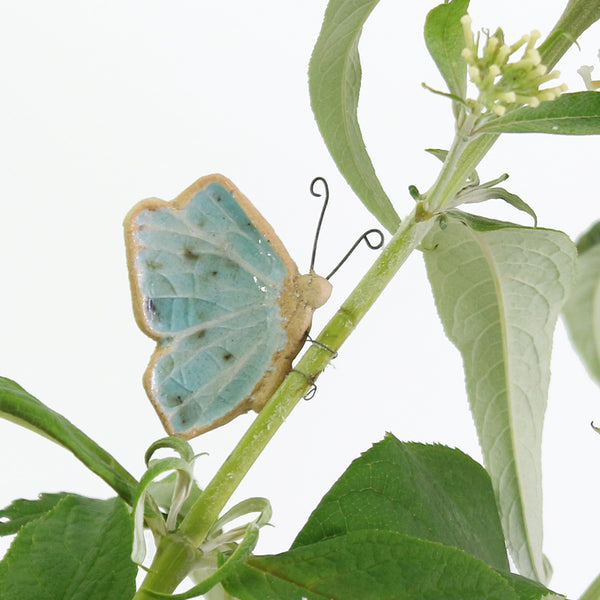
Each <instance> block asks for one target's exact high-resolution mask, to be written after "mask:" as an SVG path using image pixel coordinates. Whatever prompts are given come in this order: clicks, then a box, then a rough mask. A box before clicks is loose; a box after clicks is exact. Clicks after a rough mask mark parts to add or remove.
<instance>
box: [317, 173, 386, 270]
mask: <svg viewBox="0 0 600 600" xmlns="http://www.w3.org/2000/svg"><path fill="white" fill-rule="evenodd" d="M317 185H322V186H323V191H322V192H320V191H319V190H318V189H317ZM310 193H311V194H312V195H313V196H315V197H316V198H320V197H321V196H324V199H323V208H322V209H321V215H320V216H319V221H318V223H317V229H316V231H315V240H314V242H313V249H312V256H311V259H310V271H311V272H313V271H314V268H315V259H316V256H317V245H318V243H319V236H320V234H321V226H322V225H323V217H324V216H325V210H326V209H327V204H328V203H329V185H328V184H327V180H326V179H325V178H324V177H315V178H314V179H313V180H312V181H311V182H310ZM371 234H377V236H378V241H377V242H372V241H371V240H370V239H369V236H370V235H371ZM363 240H364V241H365V243H366V244H367V246H368V247H369V248H370V249H371V250H378V249H379V248H381V247H382V246H383V243H384V240H385V238H384V235H383V232H382V231H381V230H380V229H369V230H368V231H365V232H364V233H363V234H362V235H361V236H360V237H359V238H358V239H357V240H356V242H354V245H353V246H352V247H351V248H350V250H348V252H347V253H346V255H345V256H344V257H343V258H342V260H341V261H340V262H339V263H338V265H337V266H336V267H335V268H334V269H333V270H332V271H331V273H329V275H327V277H326V278H325V279H329V278H330V277H333V275H334V274H335V273H336V272H337V271H338V269H339V268H340V267H341V266H342V265H343V264H344V263H345V262H346V260H348V258H349V256H350V255H351V254H352V253H353V252H354V250H355V249H356V247H357V246H358V245H359V244H360V243H361V242H362V241H363Z"/></svg>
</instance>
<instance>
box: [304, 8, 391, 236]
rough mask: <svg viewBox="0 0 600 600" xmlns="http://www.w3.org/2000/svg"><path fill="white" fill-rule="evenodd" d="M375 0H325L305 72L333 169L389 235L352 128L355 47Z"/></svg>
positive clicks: (387, 210) (386, 205) (357, 70)
mask: <svg viewBox="0 0 600 600" xmlns="http://www.w3.org/2000/svg"><path fill="white" fill-rule="evenodd" d="M378 1H379V0H330V2H329V4H328V6H327V10H326V11H325V19H324V21H323V27H322V28H321V33H320V34H319V38H318V39H317V43H316V44H315V48H314V50H313V54H312V57H311V60H310V66H309V70H308V76H309V91H310V100H311V106H312V109H313V112H314V114H315V119H316V121H317V124H318V126H319V130H320V131H321V135H322V136H323V140H324V141H325V144H326V145H327V148H328V149H329V152H330V154H331V156H332V157H333V160H334V161H335V162H336V164H337V166H338V169H339V170H340V172H341V173H342V175H343V176H344V177H345V178H346V181H347V182H348V183H349V184H350V187H351V188H352V189H353V190H354V191H355V192H356V194H357V196H358V197H359V198H360V199H361V201H362V202H363V204H364V205H365V206H366V207H367V208H368V209H369V210H370V211H371V212H372V213H373V214H374V215H375V216H376V217H377V219H379V221H380V223H381V224H382V225H383V226H384V227H385V228H386V229H388V230H389V231H390V232H391V233H394V232H395V231H396V229H397V228H398V225H399V223H400V218H399V217H398V214H397V213H396V211H395V210H394V207H393V206H392V203H391V202H390V200H389V198H388V197H387V195H386V193H385V192H384V190H383V188H382V187H381V183H380V182H379V179H377V175H376V174H375V169H374V167H373V163H372V162H371V159H370V158H369V155H368V153H367V150H366V148H365V143H364V141H363V137H362V133H361V131H360V126H359V124H358V117H357V107H358V97H359V92H360V79H361V67H360V58H359V54H358V41H359V38H360V35H361V33H362V27H363V25H364V23H365V21H366V20H367V18H368V16H369V15H370V14H371V11H372V10H373V9H374V8H375V6H377V3H378Z"/></svg>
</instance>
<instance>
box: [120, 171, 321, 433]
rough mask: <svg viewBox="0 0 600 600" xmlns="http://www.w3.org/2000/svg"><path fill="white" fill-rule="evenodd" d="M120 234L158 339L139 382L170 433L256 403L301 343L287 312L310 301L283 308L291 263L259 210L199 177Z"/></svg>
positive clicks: (204, 426) (215, 180) (145, 323)
mask: <svg viewBox="0 0 600 600" xmlns="http://www.w3.org/2000/svg"><path fill="white" fill-rule="evenodd" d="M240 198H242V200H240ZM126 240H127V247H128V255H129V266H130V277H131V283H132V290H133V296H134V307H135V309H136V318H137V320H138V323H139V324H140V327H141V328H142V329H143V330H144V331H145V332H146V333H147V334H148V335H150V336H151V337H153V338H154V339H156V340H157V348H156V351H155V353H154V355H153V358H152V360H151V362H150V365H149V367H148V370H147V371H146V374H145V378H144V383H145V387H146V391H147V392H148V395H149V396H150V399H151V400H152V402H153V404H154V406H155V408H156V409H157V411H158V413H159V415H160V416H161V419H162V421H163V424H164V425H165V427H166V429H167V431H169V432H170V433H173V434H177V435H181V436H183V437H188V438H189V437H193V436H195V435H198V434H199V433H202V432H204V431H207V430H209V429H212V428H214V427H217V426H219V425H222V424H223V423H225V422H227V421H229V420H231V419H232V418H233V417H234V416H236V415H237V414H239V413H241V412H245V411H246V410H248V409H249V408H251V407H253V406H255V404H256V403H258V405H259V406H260V404H261V402H263V400H264V399H263V398H257V397H256V396H257V391H258V390H260V388H261V381H263V380H264V378H265V377H266V376H268V375H269V374H273V371H275V370H284V371H287V370H288V369H289V363H291V359H292V358H293V356H294V355H295V354H296V352H297V350H298V348H299V346H300V344H301V340H300V339H293V340H290V339H288V332H287V330H286V327H287V324H288V320H289V318H290V315H291V314H293V313H295V312H297V311H298V310H300V311H302V310H305V311H307V310H308V309H306V308H305V307H304V306H303V305H302V303H301V300H300V299H297V300H296V303H297V305H296V306H289V302H290V298H292V299H293V298H296V296H297V294H294V293H290V291H289V289H290V287H291V286H293V282H294V278H295V277H296V275H297V269H296V266H295V264H294V263H293V261H292V260H291V259H290V258H289V255H287V252H286V251H285V249H284V248H283V246H282V245H281V242H279V240H278V239H277V238H276V236H274V234H273V233H272V230H271V229H270V227H269V226H268V225H266V222H264V219H262V217H260V215H259V214H258V213H257V212H256V209H254V208H253V207H252V206H251V205H250V204H249V203H248V201H247V200H246V199H245V198H243V196H241V194H239V192H238V191H237V190H236V189H235V187H234V186H233V184H231V182H228V181H227V180H226V179H225V178H222V177H220V176H212V177H208V178H203V179H201V180H199V181H198V182H196V184H194V185H193V186H191V187H190V188H188V190H186V192H184V193H183V194H182V195H181V196H180V197H179V198H178V199H177V200H175V201H174V202H173V203H167V202H163V201H160V200H155V199H151V200H147V201H144V202H142V203H140V204H139V205H138V206H137V207H134V209H133V210H132V211H131V213H130V214H129V215H128V217H127V219H126ZM282 295H284V296H285V299H284V298H283V297H282ZM293 302H294V300H292V303H293ZM282 306H283V309H282ZM310 312H312V310H311V311H310ZM308 319H309V320H310V316H309V317H308ZM296 337H298V336H296ZM290 345H291V346H292V347H290ZM282 377H283V375H282V376H281V377H277V378H275V379H281V378H282ZM257 400H258V402H257Z"/></svg>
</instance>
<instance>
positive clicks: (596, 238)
mask: <svg viewBox="0 0 600 600" xmlns="http://www.w3.org/2000/svg"><path fill="white" fill-rule="evenodd" d="M598 244H600V221H597V222H596V223H594V224H593V225H592V226H591V227H590V228H589V229H588V230H587V231H586V232H585V233H584V234H583V235H581V236H580V237H579V239H578V240H577V244H576V245H577V252H579V255H580V256H581V255H582V254H583V253H584V252H586V251H587V250H590V249H591V248H595V247H596V246H597V245H598Z"/></svg>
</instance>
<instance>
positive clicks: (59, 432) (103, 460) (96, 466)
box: [0, 377, 138, 505]
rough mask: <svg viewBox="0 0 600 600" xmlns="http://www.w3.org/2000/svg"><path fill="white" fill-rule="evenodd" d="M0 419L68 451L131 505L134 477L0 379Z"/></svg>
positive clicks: (62, 420)
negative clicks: (6, 420)
mask: <svg viewBox="0 0 600 600" xmlns="http://www.w3.org/2000/svg"><path fill="white" fill-rule="evenodd" d="M0 417H3V418H5V419H8V420H9V421H13V422H15V423H17V424H19V425H22V426H23V427H27V428H28V429H31V430H33V431H35V432H36V433H39V434H40V435H43V436H44V437H47V438H48V439H50V440H52V441H53V442H56V443H57V444H59V445H61V446H64V447H65V448H66V449H67V450H70V451H71V452H72V453H73V454H74V455H75V456H76V457H77V458H78V459H79V460H80V461H81V462H82V463H83V464H84V465H86V466H87V467H88V468H89V469H90V470H92V471H93V472H94V473H96V475H98V476H100V477H101V478H102V479H104V481H106V483H108V485H110V487H112V488H113V490H115V491H116V492H117V494H119V496H121V498H123V499H124V500H125V501H126V502H128V503H129V504H130V505H131V502H132V499H133V497H134V495H135V490H136V488H137V485H138V483H137V481H136V480H135V478H134V477H133V476H132V475H130V474H129V472H128V471H126V470H125V469H124V468H123V467H122V466H121V465H120V464H119V463H118V462H117V461H116V460H115V459H114V458H113V457H112V456H111V455H110V454H109V453H108V452H106V450H104V449H103V448H101V447H100V446H98V444H96V442H94V441H92V440H91V439H90V438H89V437H88V436H87V435H85V433H83V431H81V430H80V429H77V427H75V425H73V424H72V423H71V422H70V421H68V420H67V419H65V417H63V416H62V415H60V414H58V413H57V412H54V411H53V410H51V409H50V408H48V407H47V406H46V405H44V404H42V403H41V402H40V401H39V400H37V399H36V398H34V397H33V396H32V395H31V394H29V393H28V392H26V391H25V390H24V389H23V388H22V387H21V386H20V385H18V384H17V383H15V382H14V381H11V380H10V379H7V378H6V377H0Z"/></svg>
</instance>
